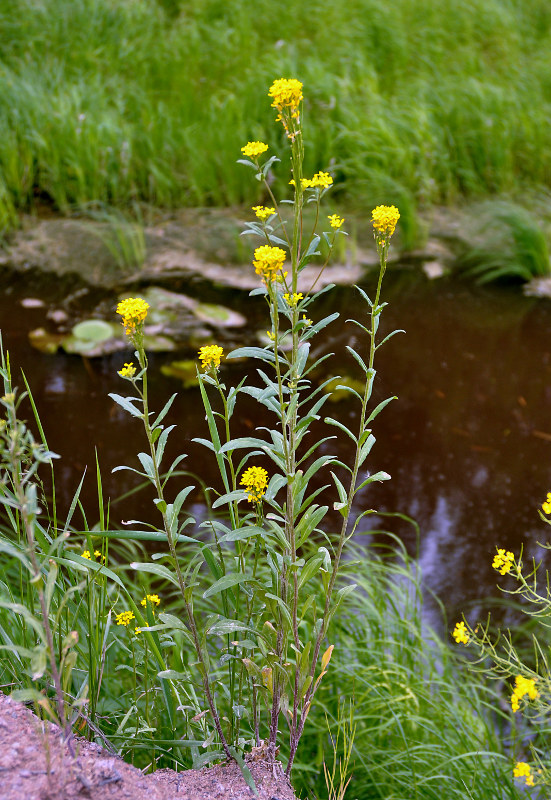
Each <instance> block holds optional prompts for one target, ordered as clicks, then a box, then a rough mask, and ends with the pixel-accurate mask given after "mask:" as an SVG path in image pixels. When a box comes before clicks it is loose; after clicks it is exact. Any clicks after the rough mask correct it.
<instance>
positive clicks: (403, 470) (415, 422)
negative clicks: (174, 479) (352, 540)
mask: <svg viewBox="0 0 551 800" xmlns="http://www.w3.org/2000/svg"><path fill="white" fill-rule="evenodd" d="M171 288H172V287H171ZM174 288H177V287H174ZM180 288H183V287H180ZM365 288H366V290H367V291H368V292H369V291H372V290H373V286H372V285H371V283H370V281H369V280H367V281H366V285H365ZM383 294H384V298H383V299H385V300H387V301H388V302H389V306H388V307H387V308H386V309H385V311H384V314H383V322H382V328H383V329H384V331H385V332H387V331H389V330H392V329H393V328H404V329H405V330H406V334H405V335H403V334H399V335H397V336H396V337H394V338H393V339H392V340H391V341H389V342H388V344H386V345H385V346H384V348H382V349H381V350H380V351H379V354H378V361H377V364H376V367H377V370H378V379H377V380H378V383H377V387H376V390H375V392H374V401H375V402H379V401H380V400H382V399H384V398H385V397H387V396H389V395H394V394H396V395H397V396H398V400H396V401H394V402H393V403H391V404H390V406H389V407H388V408H387V409H386V410H385V411H384V412H383V413H382V414H381V415H380V416H379V417H378V418H377V420H376V422H375V424H374V429H373V432H374V434H375V436H376V438H377V444H376V446H375V447H374V448H373V450H372V454H371V457H370V460H369V461H368V463H367V464H366V466H367V467H368V469H369V470H370V471H371V472H375V471H377V470H385V471H387V472H389V473H390V474H391V476H392V480H391V481H388V482H386V483H384V484H375V485H373V486H372V487H371V488H369V489H368V490H367V491H366V492H365V494H362V496H361V497H360V496H358V503H357V506H358V510H362V509H364V508H377V509H380V510H381V511H399V512H401V513H404V514H408V515H410V516H411V517H414V518H415V519H416V520H417V522H418V524H419V526H420V541H419V560H420V564H421V567H422V574H423V577H424V581H425V584H426V585H427V586H428V587H430V588H431V589H433V590H434V591H435V592H436V593H437V594H438V595H439V596H440V597H441V598H442V600H443V601H444V603H445V605H446V607H447V609H448V610H449V612H450V614H451V615H452V616H453V615H456V614H457V613H459V611H460V610H466V611H467V610H468V608H470V609H471V610H470V611H469V612H468V613H469V616H471V615H473V616H477V614H479V613H480V607H479V601H481V600H482V599H483V598H484V597H486V596H488V595H490V596H492V597H496V596H498V590H497V589H496V577H497V574H496V573H495V572H494V571H493V570H492V568H491V561H492V557H493V554H494V553H495V547H496V545H497V546H500V547H506V548H508V549H511V550H514V551H515V552H516V553H518V552H519V550H520V548H521V547H524V552H525V555H526V556H532V555H536V556H537V557H541V555H542V551H541V549H540V548H538V547H537V542H538V541H543V542H545V541H547V540H548V539H550V538H551V537H549V535H548V534H549V533H550V531H549V529H548V527H547V526H546V525H545V524H544V523H543V522H542V521H541V520H540V519H539V517H538V514H537V509H538V507H539V506H540V505H541V502H542V500H543V499H545V495H546V493H547V491H549V490H551V415H550V413H549V412H550V408H551V339H550V333H551V301H548V300H542V299H535V298H526V297H524V296H523V295H522V293H521V290H520V289H519V288H518V287H505V288H504V287H498V288H495V287H494V288H484V289H482V288H473V287H471V286H467V285H464V284H461V283H454V282H451V281H449V280H447V279H445V278H443V279H439V280H438V281H433V282H431V281H429V280H428V279H426V278H425V277H424V275H422V274H418V273H414V272H412V271H410V270H405V269H404V270H401V269H399V270H396V271H395V272H394V273H391V272H389V273H388V274H387V276H386V277H385V285H384V290H383ZM33 296H37V291H36V287H35V288H34V290H33V286H32V284H28V285H27V286H26V287H23V286H21V285H20V286H19V287H17V288H15V287H12V289H10V288H8V289H5V290H4V293H3V295H2V296H1V297H0V328H1V330H2V334H3V338H4V344H5V346H6V347H7V348H8V349H9V351H10V358H11V362H12V364H13V366H14V373H15V374H16V376H17V370H18V368H19V367H22V368H23V369H24V371H25V373H26V375H27V377H28V379H29V382H30V384H31V387H32V390H33V394H34V396H35V399H36V402H37V405H38V408H39V411H40V414H41V418H42V422H43V425H44V428H45V430H46V433H47V436H48V440H49V445H50V447H51V448H52V449H53V450H55V451H56V452H57V453H59V454H60V455H61V456H62V458H61V460H60V462H58V464H57V466H56V483H57V490H58V499H59V502H60V506H61V508H62V509H64V508H65V509H66V508H67V507H68V504H69V502H70V499H71V497H72V494H73V492H74V490H75V489H76V486H77V484H78V482H79V480H80V477H81V475H82V473H83V471H84V469H85V467H86V465H88V474H87V477H86V480H85V487H84V494H83V498H84V505H85V508H86V509H88V514H89V521H90V522H94V521H95V520H96V518H97V512H96V508H97V503H96V500H95V475H94V472H95V468H94V459H95V454H94V448H95V447H97V450H98V454H99V459H100V464H101V467H102V472H103V479H104V492H105V495H106V496H110V497H111V498H114V497H117V496H118V495H120V494H121V493H122V492H125V491H128V490H129V489H131V488H132V487H133V486H134V485H135V483H136V476H134V475H133V474H132V473H129V472H119V473H116V474H114V475H111V469H112V467H113V466H116V465H118V464H130V465H132V466H138V463H137V459H136V457H135V454H136V452H137V451H138V450H140V449H144V444H145V443H144V439H143V432H142V430H141V428H140V423H139V421H137V420H135V419H133V418H130V417H129V416H128V415H126V414H124V412H122V410H121V409H119V407H118V406H116V405H115V404H114V403H113V401H112V400H111V399H110V398H109V397H108V396H107V395H108V392H113V391H114V392H118V393H121V394H124V393H125V391H126V389H127V388H128V384H126V383H124V382H123V381H121V379H120V378H119V377H118V376H117V374H116V371H117V370H118V369H120V368H121V366H122V363H123V362H124V361H125V360H126V361H127V360H129V357H130V355H131V354H130V352H128V353H124V354H117V355H114V356H109V357H106V358H103V359H91V360H83V359H82V358H80V357H78V356H66V355H61V354H58V355H56V356H47V355H42V354H41V353H39V352H37V351H35V350H33V349H32V348H31V347H30V345H29V343H28V338H27V336H28V332H29V330H31V329H33V328H36V327H38V326H40V325H43V324H47V322H46V323H45V315H46V311H47V307H45V308H36V309H24V308H23V307H22V306H21V303H20V300H21V299H22V298H23V297H33ZM50 299H52V300H55V288H54V289H52V290H51V297H50ZM221 301H222V302H225V303H226V304H227V305H230V306H232V307H234V308H236V310H239V311H242V312H244V313H246V314H247V315H248V317H249V319H250V320H251V329H250V330H249V331H248V332H246V333H240V334H239V336H238V338H240V339H241V341H242V343H244V342H249V343H250V342H251V339H252V336H253V331H254V330H257V329H259V328H260V329H264V328H265V327H266V323H265V321H263V317H262V313H263V307H262V303H261V302H260V301H259V300H258V299H250V298H248V297H244V296H243V295H242V294H233V295H232V294H231V293H230V294H227V293H226V294H225V295H224V297H223V298H221ZM82 302H83V303H85V302H86V301H85V300H83V301H82ZM113 307H114V302H113ZM334 310H338V311H340V312H341V315H342V316H341V320H339V321H338V322H337V323H335V324H334V325H333V326H331V328H330V329H328V334H327V335H326V336H325V338H324V340H323V341H321V336H318V337H317V339H316V340H315V345H314V347H315V348H316V349H317V351H318V352H323V351H324V350H330V351H331V352H335V353H337V354H338V355H337V357H336V358H335V359H333V360H332V361H331V362H329V363H330V366H327V367H325V365H324V371H323V373H319V374H317V375H316V376H315V378H316V380H322V379H324V378H326V377H327V376H329V375H337V374H340V375H342V374H348V375H351V376H355V377H359V375H358V374H357V373H355V369H354V367H355V364H354V362H353V360H352V359H351V358H350V357H349V356H348V355H347V354H346V353H345V345H346V344H353V345H354V346H355V347H356V348H357V349H359V351H360V352H362V349H363V350H364V352H365V345H363V344H362V342H361V341H360V339H359V338H358V335H357V334H358V333H359V329H357V328H355V326H352V325H350V324H345V323H344V319H346V317H348V316H351V314H355V315H357V316H358V317H359V318H361V317H360V315H361V314H364V313H365V311H364V309H363V306H362V304H361V301H360V300H359V298H358V295H357V293H355V291H354V290H353V289H335V290H334V291H333V292H332V293H330V294H328V295H325V296H324V297H322V298H321V299H320V300H319V302H318V305H317V306H316V307H314V308H312V312H311V314H310V316H312V317H313V318H314V319H319V318H321V316H324V315H325V314H327V313H330V312H331V311H334ZM114 316H115V315H114V314H113V318H114ZM191 355H192V353H190V352H189V351H188V352H187V353H177V354H168V355H162V356H161V355H152V357H151V372H150V375H151V378H150V380H151V394H152V402H151V407H152V408H153V409H157V410H159V409H160V408H161V407H162V405H163V404H164V402H165V401H166V399H168V397H169V396H170V395H171V394H172V393H173V392H174V391H177V392H178V398H177V400H176V403H175V406H174V414H173V415H172V418H171V420H170V422H175V423H177V425H178V427H177V429H176V431H175V432H174V433H173V434H172V441H171V445H172V450H171V452H170V453H169V455H172V456H174V455H176V454H177V453H179V452H181V451H183V452H187V453H188V454H189V458H188V459H187V461H186V462H184V463H185V464H186V465H187V466H186V468H187V469H189V470H190V471H192V472H197V473H200V474H201V476H202V478H203V479H204V481H205V482H206V483H207V484H209V485H210V484H212V485H216V486H218V476H217V473H216V470H215V461H214V458H213V457H211V454H210V453H208V452H207V451H206V450H205V449H203V448H200V447H199V446H198V445H196V444H194V443H192V442H191V439H192V438H193V437H194V436H207V429H206V423H205V420H204V412H203V410H202V406H201V401H200V395H199V390H198V389H195V388H194V389H187V390H184V389H182V388H181V384H180V383H179V382H177V381H174V380H173V379H169V378H166V377H164V376H163V375H162V374H161V373H160V369H159V368H160V366H161V365H162V364H163V363H167V362H169V361H171V360H173V359H177V358H182V357H190V356H191ZM326 363H327V362H326ZM248 368H249V367H248V366H247V369H248ZM245 369H246V367H245V365H243V364H235V365H232V366H231V367H230V366H229V365H224V367H223V369H222V379H223V380H225V381H226V383H227V384H231V383H235V382H237V381H238V380H239V379H240V378H241V377H242V376H243V375H244V374H245ZM253 370H254V366H253V365H251V366H250V372H253ZM15 382H16V383H21V381H20V380H19V379H18V377H16V380H15ZM326 413H327V414H329V415H331V416H338V417H339V418H340V419H341V420H343V421H344V422H346V424H349V425H350V426H351V427H352V428H353V427H354V417H355V416H356V407H355V406H354V405H353V404H352V403H351V402H350V401H348V400H346V401H343V402H339V403H334V404H333V403H328V404H327V406H326ZM260 414H261V412H260V411H259V409H258V408H257V407H256V406H254V404H252V402H250V401H248V400H245V401H244V402H243V403H242V405H241V406H239V405H238V413H237V415H236V423H238V424H236V425H235V427H234V430H233V434H234V435H235V436H238V435H246V434H247V433H249V432H251V431H252V430H254V428H255V426H256V425H263V424H267V423H268V422H269V421H268V420H266V418H262V417H261V416H260ZM333 432H334V430H329V431H328V433H327V434H325V435H330V434H331V433H333ZM313 434H314V435H315V434H320V435H323V434H322V426H320V427H319V429H318V430H316V431H313ZM311 441H313V438H312V439H311ZM345 447H346V442H341V444H340V449H338V450H337V451H336V452H338V454H339V456H340V457H341V458H343V459H346V458H347V455H348V454H347V452H346V449H345ZM326 451H327V452H329V451H331V452H334V448H333V447H332V446H330V445H327V446H326ZM255 463H260V462H258V461H255ZM265 466H267V467H269V464H266V465H265ZM321 480H322V477H321V476H320V481H321ZM326 482H327V480H326V479H324V480H323V483H326ZM320 485H321V483H320ZM175 488H177V487H175ZM333 500H334V498H333V496H332V493H331V496H330V497H328V498H327V500H326V501H327V502H332V501H333ZM149 502H150V496H149V495H146V493H145V492H144V493H141V494H139V495H135V496H134V497H133V498H132V499H131V500H129V501H126V502H125V503H121V504H118V505H114V506H113V508H112V517H111V526H112V527H116V526H119V524H120V521H121V520H122V519H127V518H128V517H129V516H130V517H133V518H136V517H145V516H147V515H148V514H149V513H150V512H149ZM190 510H192V512H193V513H195V514H197V515H198V516H199V517H202V516H204V514H205V509H204V506H203V503H202V499H201V494H200V493H199V492H197V494H196V495H195V496H193V498H192V508H191V509H190ZM383 524H386V525H387V526H388V527H391V528H392V529H393V530H394V531H396V532H397V533H398V534H399V535H400V536H401V537H402V538H403V539H404V541H405V542H406V544H407V546H408V549H409V550H410V552H412V553H415V551H416V537H415V533H414V531H413V529H412V528H411V526H408V525H407V524H405V523H401V522H399V521H398V523H396V521H390V522H388V521H387V522H386V523H384V522H383V520H382V518H380V517H379V518H374V517H368V518H367V519H366V520H365V524H364V525H363V527H360V530H361V531H363V533H362V534H361V535H360V537H359V540H360V541H362V540H366V541H367V540H369V538H370V537H369V535H367V531H368V530H369V528H373V527H381V526H382V525H383ZM477 606H478V608H477Z"/></svg>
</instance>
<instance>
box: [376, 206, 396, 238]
mask: <svg viewBox="0 0 551 800" xmlns="http://www.w3.org/2000/svg"><path fill="white" fill-rule="evenodd" d="M399 219H400V212H399V211H398V209H397V208H396V206H377V208H374V209H373V211H372V212H371V222H372V223H373V228H374V229H375V238H376V240H377V243H379V244H382V243H385V242H386V240H387V239H390V237H391V236H392V234H393V233H394V230H395V228H396V223H397V222H398V220H399Z"/></svg>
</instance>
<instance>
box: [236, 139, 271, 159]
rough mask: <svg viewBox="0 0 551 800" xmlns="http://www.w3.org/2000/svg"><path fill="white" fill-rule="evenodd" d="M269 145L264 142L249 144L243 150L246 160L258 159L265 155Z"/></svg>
mask: <svg viewBox="0 0 551 800" xmlns="http://www.w3.org/2000/svg"><path fill="white" fill-rule="evenodd" d="M267 149H268V145H267V144H264V142H247V144H246V145H245V147H242V148H241V152H242V153H243V155H244V156H246V158H258V156H261V155H262V153H265V152H266V150H267Z"/></svg>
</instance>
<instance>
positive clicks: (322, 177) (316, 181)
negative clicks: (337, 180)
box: [310, 172, 333, 189]
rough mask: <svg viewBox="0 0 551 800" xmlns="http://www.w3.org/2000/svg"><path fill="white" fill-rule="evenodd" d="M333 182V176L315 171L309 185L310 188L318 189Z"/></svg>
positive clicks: (326, 186)
mask: <svg viewBox="0 0 551 800" xmlns="http://www.w3.org/2000/svg"><path fill="white" fill-rule="evenodd" d="M332 183H333V178H332V177H331V175H330V174H329V173H328V172H316V174H315V175H314V177H313V178H312V180H311V181H310V186H311V187H312V188H316V187H319V188H320V189H327V188H329V186H331V184H332Z"/></svg>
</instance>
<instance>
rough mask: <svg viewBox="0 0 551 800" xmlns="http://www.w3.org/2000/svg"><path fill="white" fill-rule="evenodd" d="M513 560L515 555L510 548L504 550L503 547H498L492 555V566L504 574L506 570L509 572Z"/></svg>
mask: <svg viewBox="0 0 551 800" xmlns="http://www.w3.org/2000/svg"><path fill="white" fill-rule="evenodd" d="M514 560H515V556H514V555H513V553H511V551H510V550H508V551H507V552H505V549H504V548H503V547H498V548H497V555H495V556H494V560H493V561H492V567H493V568H494V569H496V570H497V571H498V572H499V574H500V575H505V574H507V572H510V570H511V567H512V566H513V562H514Z"/></svg>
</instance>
